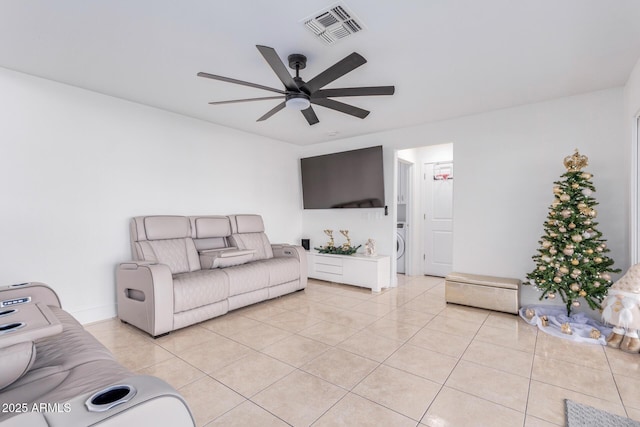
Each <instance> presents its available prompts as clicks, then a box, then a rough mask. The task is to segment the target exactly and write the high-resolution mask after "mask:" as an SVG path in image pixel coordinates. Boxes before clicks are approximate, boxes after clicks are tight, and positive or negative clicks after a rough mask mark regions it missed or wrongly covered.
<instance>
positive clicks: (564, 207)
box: [525, 150, 620, 315]
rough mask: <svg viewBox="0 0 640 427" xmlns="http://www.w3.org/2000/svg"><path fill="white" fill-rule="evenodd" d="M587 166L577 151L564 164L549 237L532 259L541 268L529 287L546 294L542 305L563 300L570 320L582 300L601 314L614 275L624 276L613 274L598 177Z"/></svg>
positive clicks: (543, 239)
mask: <svg viewBox="0 0 640 427" xmlns="http://www.w3.org/2000/svg"><path fill="white" fill-rule="evenodd" d="M587 164H588V159H587V157H586V156H582V155H580V153H578V150H576V152H575V154H573V155H572V156H567V157H565V158H564V165H565V167H566V168H567V172H565V173H564V174H563V175H562V176H561V180H560V181H556V182H554V184H555V186H554V187H553V194H554V196H555V198H554V200H553V203H552V204H551V206H550V207H549V215H548V216H547V221H546V222H545V223H544V231H545V234H544V236H542V237H541V239H540V240H539V241H538V243H539V244H540V248H539V249H538V253H537V254H536V255H534V256H533V257H532V258H533V260H534V261H535V263H536V268H535V270H533V271H532V272H531V273H529V274H527V279H528V281H525V284H530V285H533V286H534V287H536V288H537V289H538V290H539V291H541V292H542V295H541V296H540V299H541V300H542V299H543V298H548V299H555V298H556V297H557V296H558V295H560V298H562V301H563V302H564V303H565V304H566V307H567V315H570V314H571V310H572V309H573V308H575V307H579V306H580V298H582V299H583V300H584V301H586V302H587V304H589V307H591V308H592V309H596V308H600V303H601V302H602V300H603V299H604V297H605V296H606V295H607V291H608V289H609V287H610V286H611V285H612V281H611V275H610V273H617V272H619V271H620V270H614V269H613V268H612V266H613V260H612V259H611V258H609V257H608V256H607V255H606V254H607V253H608V252H609V249H608V248H607V245H606V243H605V242H606V240H604V239H603V238H602V233H601V232H600V231H598V229H597V226H598V223H597V222H596V221H595V218H596V216H597V211H596V210H595V209H594V206H596V205H597V204H598V203H597V202H596V200H595V198H593V197H592V194H593V193H594V192H595V187H594V186H593V184H592V182H591V178H593V175H591V174H590V173H588V172H582V168H584V167H586V166H587Z"/></svg>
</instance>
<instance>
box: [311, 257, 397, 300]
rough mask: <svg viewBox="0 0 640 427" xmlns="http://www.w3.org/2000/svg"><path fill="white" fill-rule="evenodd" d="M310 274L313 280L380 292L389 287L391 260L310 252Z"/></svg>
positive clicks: (387, 258)
mask: <svg viewBox="0 0 640 427" xmlns="http://www.w3.org/2000/svg"><path fill="white" fill-rule="evenodd" d="M307 260H308V263H307V265H308V273H309V277H311V278H313V279H320V280H328V281H330V282H336V283H345V284H348V285H355V286H362V287H366V288H370V289H372V290H373V291H375V292H380V289H381V288H387V287H389V284H390V283H389V271H390V258H389V257H388V256H383V255H379V256H373V257H367V256H364V255H361V254H354V255H333V254H320V253H317V252H308V253H307Z"/></svg>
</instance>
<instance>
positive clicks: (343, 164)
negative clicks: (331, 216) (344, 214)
mask: <svg viewBox="0 0 640 427" xmlns="http://www.w3.org/2000/svg"><path fill="white" fill-rule="evenodd" d="M300 169H301V173H302V199H303V206H304V208H305V209H336V208H382V207H384V169H383V161H382V146H376V147H369V148H362V149H359V150H351V151H344V152H340V153H332V154H325V155H323V156H315V157H307V158H303V159H300Z"/></svg>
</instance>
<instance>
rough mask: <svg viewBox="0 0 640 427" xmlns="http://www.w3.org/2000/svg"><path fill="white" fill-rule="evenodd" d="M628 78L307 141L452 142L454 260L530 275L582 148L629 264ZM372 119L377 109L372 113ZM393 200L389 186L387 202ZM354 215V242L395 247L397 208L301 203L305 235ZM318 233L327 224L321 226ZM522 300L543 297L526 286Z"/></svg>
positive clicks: (606, 225) (342, 144)
mask: <svg viewBox="0 0 640 427" xmlns="http://www.w3.org/2000/svg"><path fill="white" fill-rule="evenodd" d="M623 104H624V102H623V91H622V88H617V89H610V90H604V91H598V92H593V93H588V94H584V95H578V96H573V97H567V98H561V99H557V100H553V101H548V102H543V103H537V104H530V105H525V106H521V107H516V108H510V109H505V110H499V111H494V112H490V113H485V114H480V115H474V116H468V117H463V118H459V119H455V120H448V121H443V122H437V123H430V124H425V125H421V126H415V127H411V128H404V129H398V130H392V131H388V132H382V133H378V134H375V135H365V136H360V137H357V138H350V139H345V140H341V141H334V142H331V143H327V144H322V145H316V146H312V147H308V148H307V149H306V150H304V151H303V154H304V155H305V156H306V155H315V154H324V153H328V152H333V151H341V150H346V149H352V148H359V147H365V146H371V145H379V144H382V145H384V147H385V149H386V150H389V151H392V150H394V149H407V148H412V147H419V146H424V145H435V144H443V143H453V147H454V154H453V158H454V161H455V168H456V169H455V190H454V235H455V237H454V249H453V250H454V254H453V263H454V266H453V268H454V270H457V271H462V272H472V273H478V274H491V275H497V276H505V277H516V278H521V279H522V278H524V276H525V275H526V273H528V272H529V270H531V269H532V268H533V266H534V264H533V261H532V260H531V256H532V255H534V254H535V251H536V249H537V247H538V243H537V242H538V240H539V238H540V236H541V235H542V234H543V227H542V225H543V222H544V221H545V219H546V215H547V212H548V207H549V205H550V204H551V202H552V200H553V195H552V192H551V189H552V187H553V182H554V181H556V180H558V179H559V178H560V175H562V174H563V173H564V172H565V168H564V166H563V164H562V160H563V158H564V157H565V156H567V155H570V154H572V153H573V150H574V149H575V148H578V149H580V151H581V153H583V154H585V155H587V156H589V159H590V165H589V167H588V168H587V170H589V171H590V172H592V173H593V174H594V179H593V182H594V184H595V186H596V189H597V192H596V194H595V197H596V199H597V200H598V201H599V202H600V206H599V209H598V211H599V215H598V221H599V222H600V225H599V229H600V231H602V232H603V233H604V238H606V239H608V243H609V247H610V248H611V249H612V252H611V254H610V255H611V256H612V257H613V259H614V260H615V261H616V266H617V267H619V268H622V269H623V270H625V269H626V268H628V266H629V250H628V241H629V240H628V226H627V224H628V218H629V214H628V212H629V204H628V197H627V195H628V188H629V185H628V176H629V160H628V156H626V154H625V148H624V147H625V145H626V141H625V137H624V135H625V132H624V126H623V110H624V105H623ZM371 119H373V117H371ZM385 161H386V163H385V167H386V168H387V170H386V171H385V172H386V173H385V175H386V177H385V178H388V181H391V182H394V181H395V179H394V177H393V175H392V173H395V170H394V163H393V162H394V159H393V156H387V157H386V158H385ZM393 200H395V197H394V194H393V193H392V192H391V190H390V191H389V192H388V193H387V204H391V203H392V202H393ZM344 222H346V223H348V225H349V226H350V227H351V229H352V234H353V236H354V237H355V239H354V242H358V241H359V240H358V239H362V240H360V241H364V240H366V238H367V237H370V236H369V235H370V234H374V233H375V234H376V235H378V236H380V240H379V244H380V248H379V252H380V253H384V254H393V249H394V246H393V244H394V243H393V242H394V240H393V233H394V226H395V224H394V223H393V221H392V219H391V218H390V217H384V218H371V219H370V218H368V217H367V216H366V214H360V213H358V212H343V211H339V212H337V211H335V212H334V211H325V212H321V213H318V212H309V211H305V212H304V213H303V235H308V236H311V237H312V238H313V237H314V236H318V235H319V234H318V231H319V230H321V229H322V228H321V227H324V228H327V227H335V225H336V224H341V223H344ZM320 233H321V231H320ZM523 294H524V295H523V302H524V303H525V304H527V303H535V302H537V297H538V294H537V292H535V290H533V289H531V288H529V287H525V290H524V292H523Z"/></svg>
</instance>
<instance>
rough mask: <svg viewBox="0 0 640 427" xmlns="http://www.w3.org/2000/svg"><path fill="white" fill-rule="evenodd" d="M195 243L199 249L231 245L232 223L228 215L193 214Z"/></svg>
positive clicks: (191, 218) (192, 226)
mask: <svg viewBox="0 0 640 427" xmlns="http://www.w3.org/2000/svg"><path fill="white" fill-rule="evenodd" d="M189 220H190V221H191V231H192V233H193V234H192V237H193V243H194V244H195V245H196V249H197V250H198V251H203V250H210V249H221V248H227V247H229V242H228V238H229V236H230V235H231V223H230V222H229V217H226V216H192V217H189Z"/></svg>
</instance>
